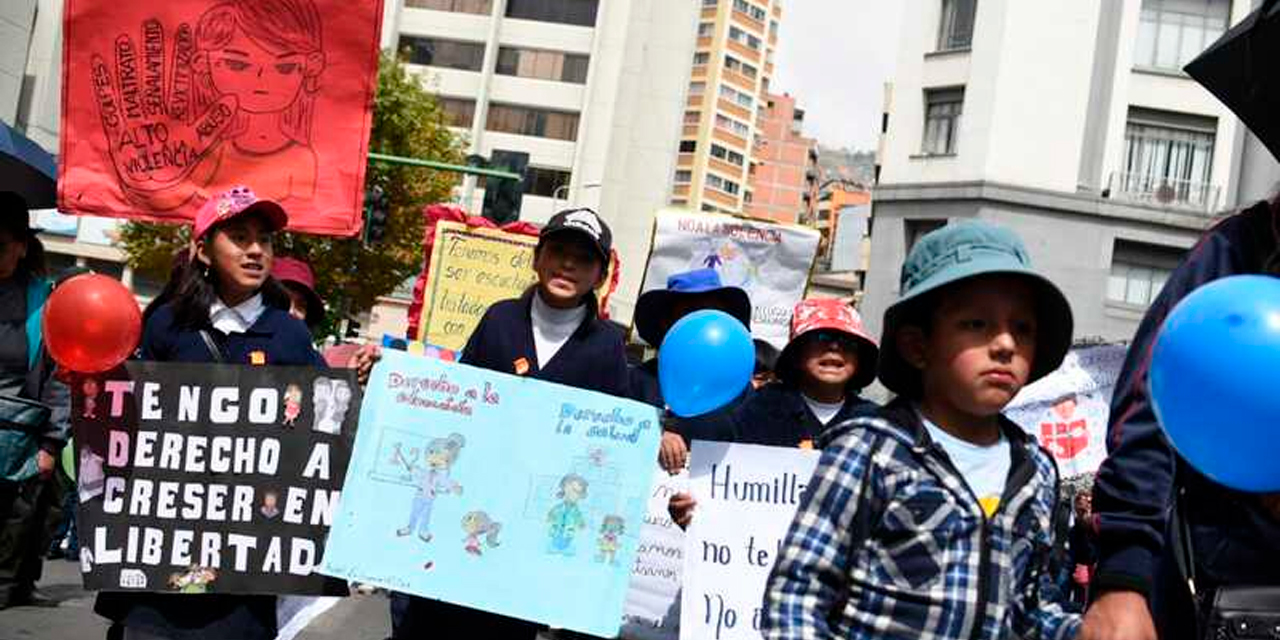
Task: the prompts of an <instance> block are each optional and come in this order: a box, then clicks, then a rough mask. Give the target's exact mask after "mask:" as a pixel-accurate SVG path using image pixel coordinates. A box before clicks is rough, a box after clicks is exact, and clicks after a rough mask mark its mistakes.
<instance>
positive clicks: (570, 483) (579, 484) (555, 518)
mask: <svg viewBox="0 0 1280 640" xmlns="http://www.w3.org/2000/svg"><path fill="white" fill-rule="evenodd" d="M586 497H587V479H586V478H583V477H582V476H580V475H578V474H576V473H570V474H568V475H565V476H564V477H563V478H561V479H560V488H559V489H558V490H557V491H556V498H558V499H559V500H560V502H559V504H557V505H556V506H554V507H552V508H551V511H549V512H547V524H548V525H550V530H549V534H550V538H551V539H550V541H549V542H548V545H547V552H548V553H550V554H552V555H562V556H572V555H574V554H575V553H576V552H577V550H576V549H575V548H574V545H573V540H574V538H575V537H577V534H578V531H579V530H581V529H585V528H586V527H587V519H586V518H585V517H583V515H582V508H581V507H579V506H578V503H579V502H582V501H583V500H584V499H586Z"/></svg>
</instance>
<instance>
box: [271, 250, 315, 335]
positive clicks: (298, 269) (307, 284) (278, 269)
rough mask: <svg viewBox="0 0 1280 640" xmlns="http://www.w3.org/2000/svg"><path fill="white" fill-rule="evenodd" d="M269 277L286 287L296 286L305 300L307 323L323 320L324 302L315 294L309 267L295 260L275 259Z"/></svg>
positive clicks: (312, 276)
mask: <svg viewBox="0 0 1280 640" xmlns="http://www.w3.org/2000/svg"><path fill="white" fill-rule="evenodd" d="M271 277H273V278H275V279H276V280H279V281H280V282H282V283H284V284H285V285H286V286H288V285H296V288H297V289H298V290H299V291H302V295H303V297H305V298H306V299H307V323H308V324H313V323H316V322H319V321H320V320H321V319H323V318H324V300H322V299H321V298H320V294H318V293H316V278H315V275H314V274H313V273H312V272H311V267H310V266H309V265H308V264H307V263H305V262H303V261H301V260H299V259H297V258H276V260H275V264H273V265H272V266H271Z"/></svg>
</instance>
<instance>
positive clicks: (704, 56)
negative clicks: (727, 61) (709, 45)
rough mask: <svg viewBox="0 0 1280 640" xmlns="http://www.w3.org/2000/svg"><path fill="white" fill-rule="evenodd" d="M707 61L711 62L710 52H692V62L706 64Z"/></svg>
mask: <svg viewBox="0 0 1280 640" xmlns="http://www.w3.org/2000/svg"><path fill="white" fill-rule="evenodd" d="M708 62H711V54H710V53H707V52H706V51H699V52H697V53H695V54H693V63H694V64H696V65H697V64H706V63H708Z"/></svg>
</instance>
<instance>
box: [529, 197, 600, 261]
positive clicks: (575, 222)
mask: <svg viewBox="0 0 1280 640" xmlns="http://www.w3.org/2000/svg"><path fill="white" fill-rule="evenodd" d="M570 232H572V233H577V234H579V235H581V236H583V237H585V238H587V240H588V241H589V242H590V243H591V247H592V248H593V249H595V250H596V253H598V254H600V261H601V262H603V263H604V264H606V265H607V264H609V254H610V252H611V251H612V250H613V232H612V231H610V230H609V225H607V224H605V222H604V220H601V219H600V216H599V215H597V214H596V212H595V211H592V210H591V209H586V208H582V209H566V210H564V211H561V212H559V213H557V214H555V215H554V216H551V219H550V220H548V221H547V225H546V226H544V227H542V232H541V233H539V234H538V244H542V242H543V241H544V240H546V239H547V238H548V237H550V236H552V235H553V234H560V233H570Z"/></svg>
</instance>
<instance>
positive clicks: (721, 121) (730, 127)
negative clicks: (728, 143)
mask: <svg viewBox="0 0 1280 640" xmlns="http://www.w3.org/2000/svg"><path fill="white" fill-rule="evenodd" d="M716 126H717V127H720V128H721V129H724V130H726V131H731V132H733V134H734V135H736V136H738V137H739V138H747V137H750V135H751V127H748V126H747V125H745V124H742V123H741V122H738V121H737V120H734V119H733V118H728V117H725V116H723V115H720V114H718V113H717V114H716Z"/></svg>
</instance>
